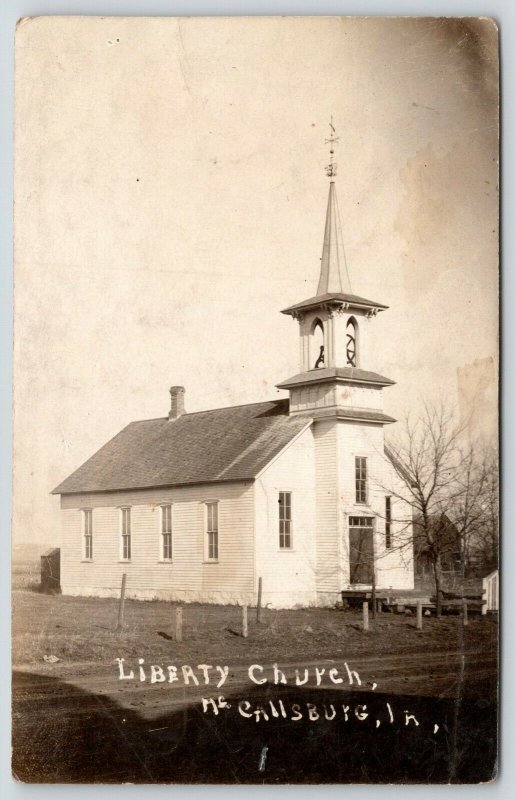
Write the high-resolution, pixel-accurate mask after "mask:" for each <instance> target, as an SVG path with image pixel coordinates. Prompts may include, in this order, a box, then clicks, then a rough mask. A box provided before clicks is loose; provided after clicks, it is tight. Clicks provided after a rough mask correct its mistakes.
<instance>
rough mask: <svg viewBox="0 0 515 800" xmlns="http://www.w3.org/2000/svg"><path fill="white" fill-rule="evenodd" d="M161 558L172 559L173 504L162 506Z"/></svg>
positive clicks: (164, 559)
mask: <svg viewBox="0 0 515 800" xmlns="http://www.w3.org/2000/svg"><path fill="white" fill-rule="evenodd" d="M161 559H162V560H163V561H171V560H172V506H171V505H170V504H167V505H164V506H161Z"/></svg>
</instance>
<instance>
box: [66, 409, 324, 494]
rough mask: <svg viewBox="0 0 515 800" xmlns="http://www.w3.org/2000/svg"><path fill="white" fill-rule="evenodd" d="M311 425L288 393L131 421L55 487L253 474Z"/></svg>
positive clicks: (107, 487)
mask: <svg viewBox="0 0 515 800" xmlns="http://www.w3.org/2000/svg"><path fill="white" fill-rule="evenodd" d="M310 424H311V418H309V417H305V416H294V417H290V416H289V415H288V400H275V401H270V402H266V403H252V404H250V405H242V406H231V407H229V408H219V409H215V410H214V411H199V412H195V413H193V414H183V415H182V416H180V417H179V418H178V419H176V420H173V421H171V420H169V419H168V418H167V417H164V418H160V419H149V420H142V421H139V422H131V423H130V424H129V425H127V427H126V428H124V429H123V430H122V431H121V432H120V433H118V434H117V435H116V436H115V437H114V438H113V439H111V440H110V441H109V442H107V444H105V445H104V446H103V447H102V448H101V449H100V450H99V451H98V452H97V453H95V455H93V456H92V457H91V458H90V459H89V460H88V461H86V462H85V463H84V464H83V465H82V466H81V467H79V468H78V469H77V470H76V471H75V472H73V473H72V474H71V475H70V476H69V477H68V478H66V480H64V481H63V482H62V483H61V484H59V486H57V487H56V488H55V489H54V490H53V492H52V494H76V493H83V492H107V491H114V490H116V489H119V490H121V489H144V488H152V487H159V486H184V485H188V484H198V483H211V482H224V481H242V480H251V479H253V478H255V477H256V476H257V475H258V474H259V472H260V471H261V470H262V469H263V468H264V467H265V466H266V465H267V464H268V463H269V461H271V459H272V458H274V457H275V456H276V455H277V454H278V453H279V452H280V451H281V450H282V449H283V448H284V447H285V446H286V445H287V444H288V443H289V442H290V441H291V440H292V439H293V438H294V437H295V436H296V435H297V434H299V433H300V432H301V431H302V430H303V429H304V428H306V427H307V426H308V425H310Z"/></svg>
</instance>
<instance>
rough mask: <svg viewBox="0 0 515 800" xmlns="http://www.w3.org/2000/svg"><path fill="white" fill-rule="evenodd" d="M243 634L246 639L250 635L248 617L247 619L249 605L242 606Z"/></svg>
mask: <svg viewBox="0 0 515 800" xmlns="http://www.w3.org/2000/svg"><path fill="white" fill-rule="evenodd" d="M241 635H242V636H243V638H244V639H246V638H247V636H248V635H249V628H248V619H247V606H242V609H241Z"/></svg>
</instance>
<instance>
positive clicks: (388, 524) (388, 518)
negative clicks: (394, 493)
mask: <svg viewBox="0 0 515 800" xmlns="http://www.w3.org/2000/svg"><path fill="white" fill-rule="evenodd" d="M384 503H385V509H384V539H385V547H386V548H387V549H389V548H390V547H391V546H392V498H391V497H385V499H384Z"/></svg>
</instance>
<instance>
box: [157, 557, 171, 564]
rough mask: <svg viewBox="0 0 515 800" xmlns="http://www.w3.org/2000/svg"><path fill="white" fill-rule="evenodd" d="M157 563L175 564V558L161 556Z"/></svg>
mask: <svg viewBox="0 0 515 800" xmlns="http://www.w3.org/2000/svg"><path fill="white" fill-rule="evenodd" d="M157 563H158V564H173V560H172V559H171V558H159V559H158V561H157Z"/></svg>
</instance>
